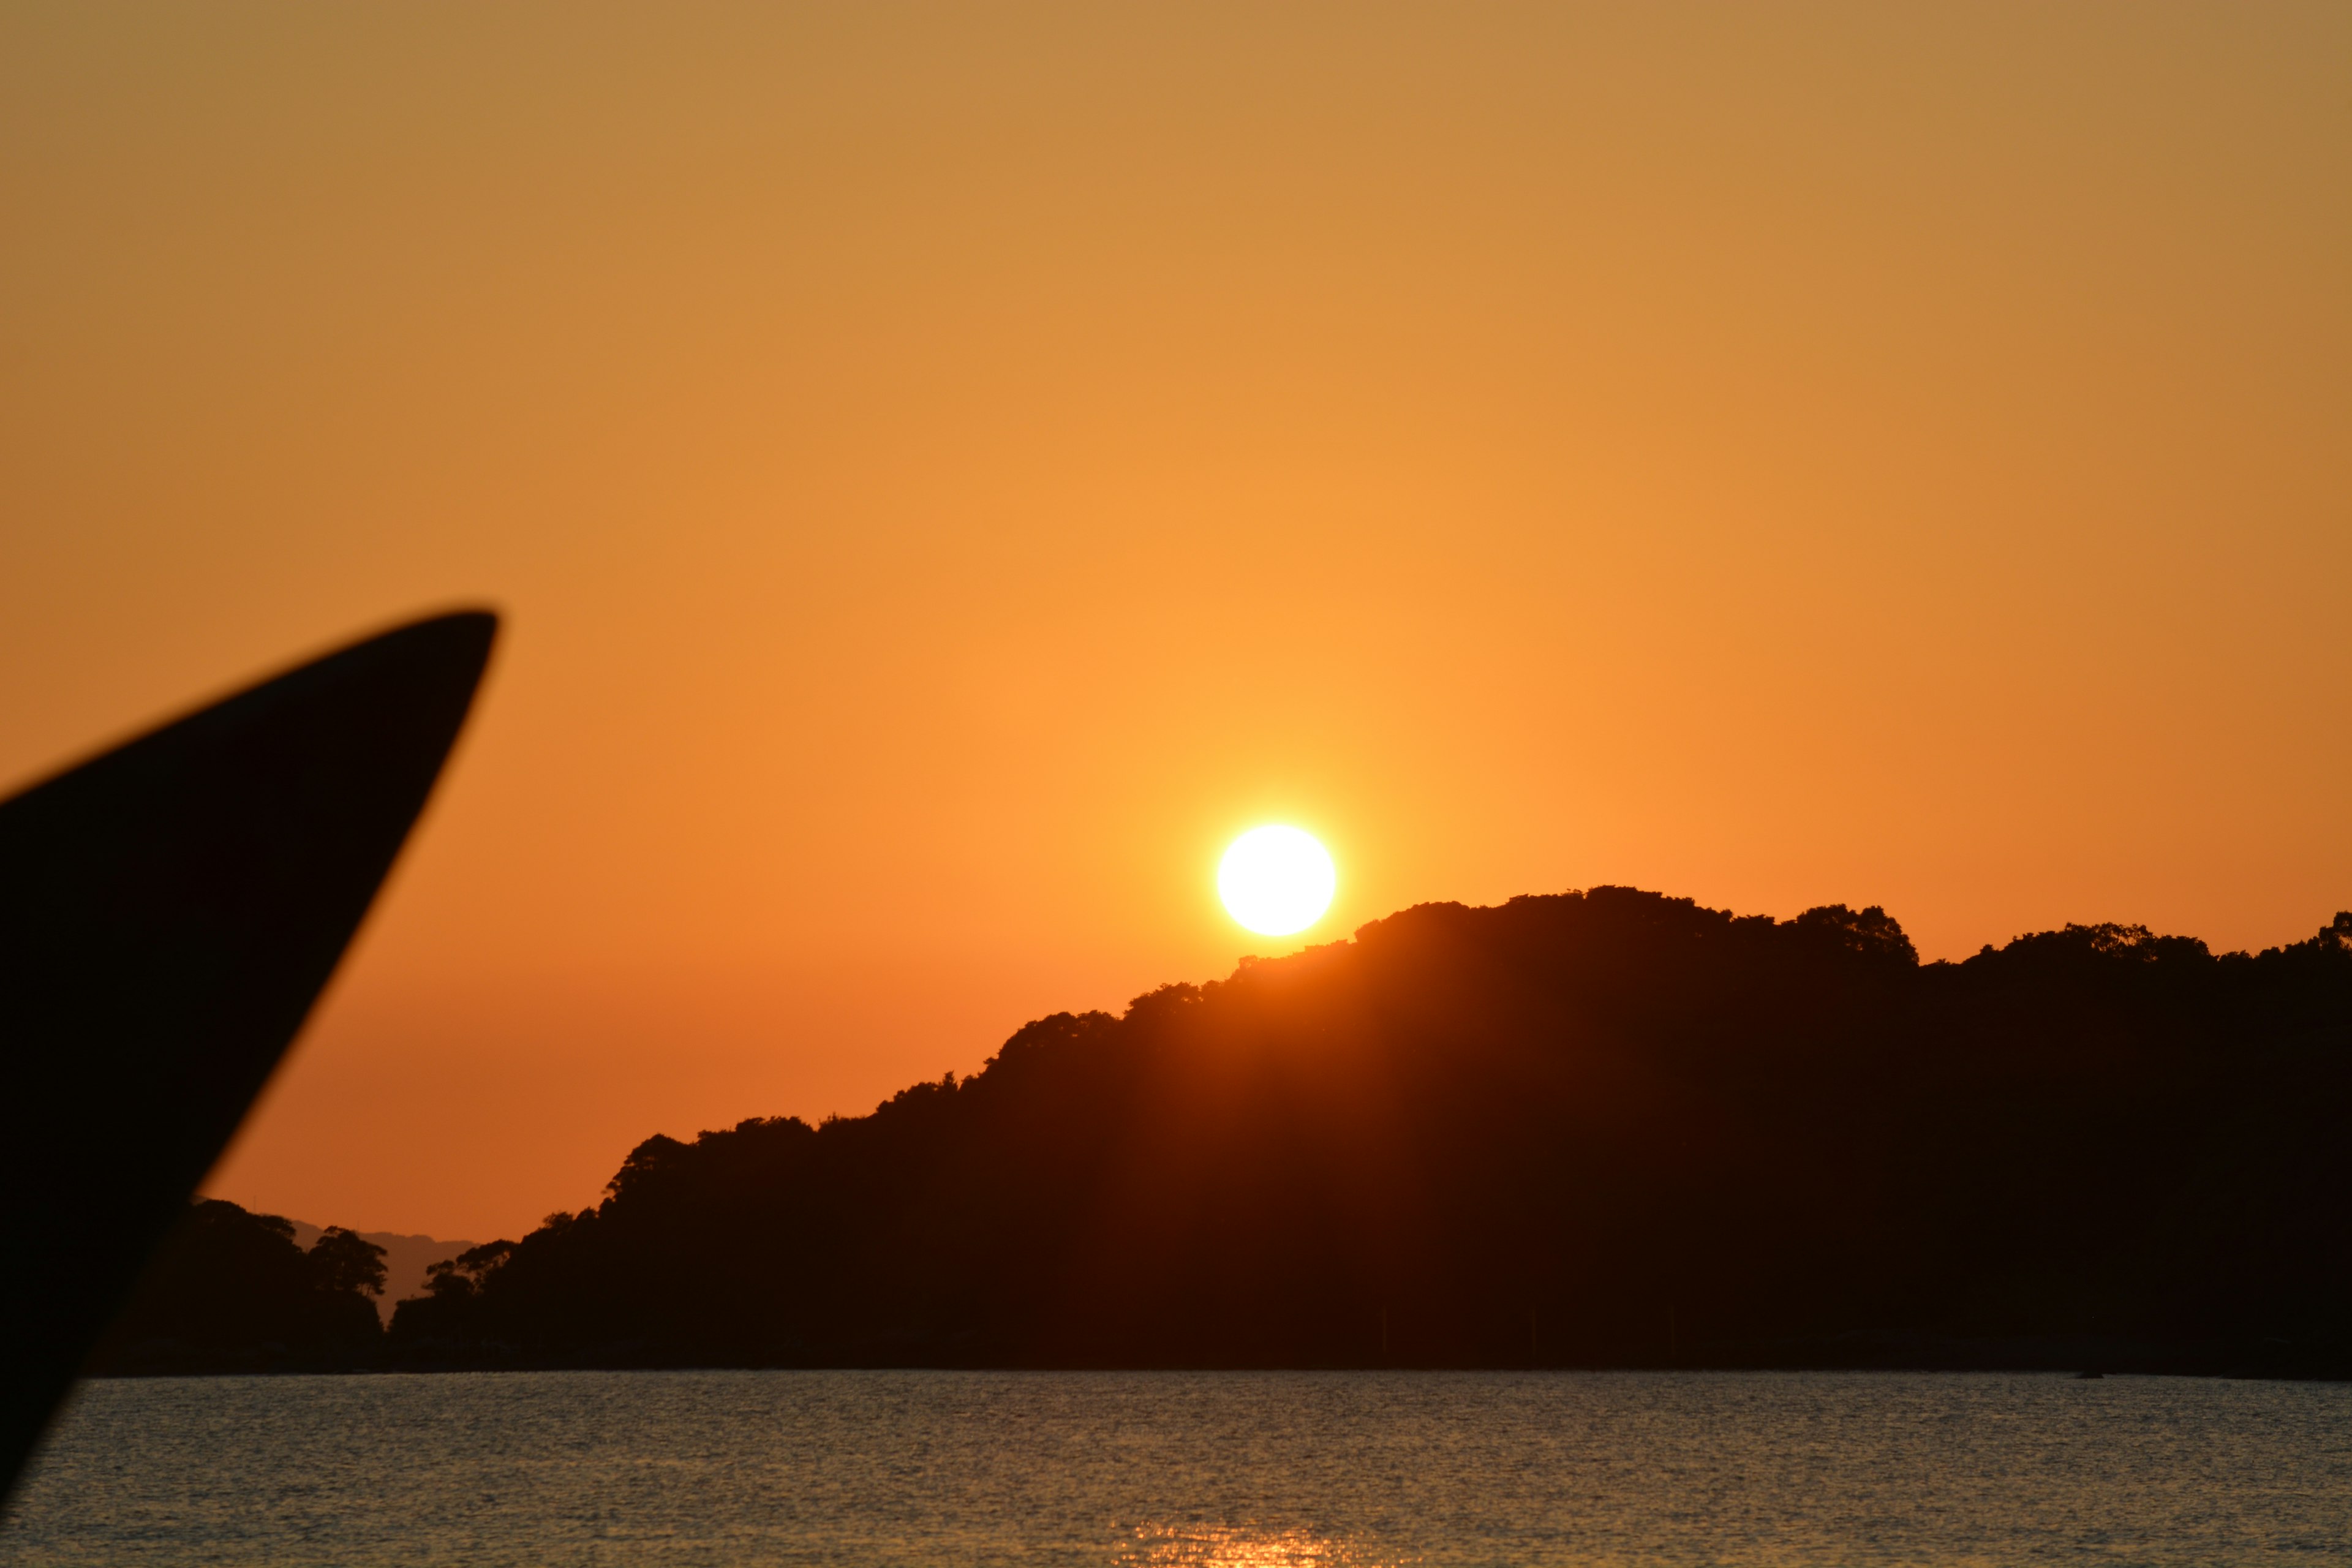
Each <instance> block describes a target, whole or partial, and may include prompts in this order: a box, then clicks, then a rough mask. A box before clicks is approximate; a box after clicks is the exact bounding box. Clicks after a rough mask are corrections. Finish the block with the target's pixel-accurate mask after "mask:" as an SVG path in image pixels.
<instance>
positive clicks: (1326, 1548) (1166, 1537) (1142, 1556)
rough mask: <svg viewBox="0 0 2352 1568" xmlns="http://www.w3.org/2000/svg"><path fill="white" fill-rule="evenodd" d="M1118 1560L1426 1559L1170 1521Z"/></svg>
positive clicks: (1140, 1563) (1267, 1566)
mask: <svg viewBox="0 0 2352 1568" xmlns="http://www.w3.org/2000/svg"><path fill="white" fill-rule="evenodd" d="M1118 1561H1119V1562H1120V1563H1123V1564H1130V1565H1133V1568H1144V1565H1146V1564H1149V1565H1150V1568H1391V1565H1402V1564H1404V1563H1418V1562H1420V1561H1421V1559H1420V1558H1418V1557H1379V1556H1369V1555H1366V1554H1365V1553H1364V1552H1360V1551H1359V1550H1358V1549H1357V1548H1356V1547H1354V1546H1352V1545H1350V1544H1349V1542H1344V1541H1334V1540H1331V1539H1330V1538H1328V1536H1321V1535H1317V1534H1315V1533H1314V1532H1312V1531H1305V1530H1273V1531H1269V1530H1250V1529H1236V1528H1234V1527H1233V1526H1230V1525H1218V1524H1170V1525H1150V1526H1145V1527H1142V1528H1139V1529H1138V1530H1137V1531H1136V1532H1135V1540H1134V1542H1132V1543H1131V1544H1130V1545H1129V1546H1128V1547H1127V1548H1126V1549H1125V1550H1124V1551H1122V1552H1120V1553H1119V1557H1118Z"/></svg>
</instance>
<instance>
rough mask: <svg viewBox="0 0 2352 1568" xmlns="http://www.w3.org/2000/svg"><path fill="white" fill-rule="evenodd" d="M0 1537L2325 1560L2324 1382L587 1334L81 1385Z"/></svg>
mask: <svg viewBox="0 0 2352 1568" xmlns="http://www.w3.org/2000/svg"><path fill="white" fill-rule="evenodd" d="M0 1563H236V1564H244V1563H255V1564H258V1563H269V1564H289V1563H297V1564H299V1563H370V1564H373V1563H467V1564H475V1563H534V1564H536V1563H583V1564H592V1563H593V1564H614V1565H618V1564H638V1563H644V1564H656V1563H657V1564H664V1565H670V1564H703V1563H712V1564H717V1563H795V1564H798V1563H856V1564H989V1563H1024V1564H1039V1563H1043V1564H1064V1563H1067V1564H1090V1565H1105V1568H1114V1565H1136V1568H1140V1565H1145V1564H1170V1565H1173V1564H1201V1565H1206V1564H1222V1565H1232V1568H1244V1565H1248V1568H1275V1565H1285V1568H1286V1565H1291V1564H1364V1565H1370V1564H1390V1563H1432V1564H1438V1563H1444V1564H1456V1563H1462V1564H1467V1563H1575V1564H1585V1563H1594V1564H1598V1563H1611V1564H1618V1563H1675V1564H1682V1563H1717V1564H1727V1563H1759V1564H1760V1563H1770V1564H1798V1563H1822V1564H1874V1563H1933V1564H1947V1563H1949V1564H1958V1563H2352V1385H2346V1384H2295V1383H2264V1382H2230V1381H2222V1380H2219V1379H2198V1378H2142V1377H2106V1378H2101V1379H2095V1380H2079V1379H2074V1378H2070V1377H2063V1376H2054V1375H2000V1374H1986V1373H1953V1374H1941V1375H1938V1374H1890V1373H1702V1372H1689V1373H1533V1372H1531V1373H988V1372H637V1373H627V1372H618V1373H614V1372H606V1373H480V1374H453V1373H443V1374H437V1375H380V1376H362V1377H268V1378H188V1379H168V1378H167V1379H145V1380H121V1381H111V1382H96V1383H90V1384H84V1385H83V1386H82V1387H81V1388H80V1389H79V1391H78V1392H77V1393H76V1394H75V1396H74V1399H73V1403H72V1405H71V1406H70V1407H69V1408H68V1411H67V1412H66V1414H65V1415H64V1416H63V1418H62V1419H61V1421H60V1422H59V1424H58V1426H56V1428H55V1429H54V1430H53V1431H52V1433H51V1435H50V1436H49V1438H48V1440H47V1445H46V1447H45V1448H44V1449H43V1451H42V1453H41V1455H40V1456H39V1458H37V1461H36V1468H35V1469H34V1471H33V1472H32V1473H31V1474H30V1476H29V1477H28V1479H26V1482H25V1483H24V1484H23V1485H21V1486H20V1487H19V1489H18V1490H17V1493H16V1497H15V1498H14V1499H13V1500H11V1501H10V1502H9V1504H8V1507H7V1513H6V1517H5V1522H0Z"/></svg>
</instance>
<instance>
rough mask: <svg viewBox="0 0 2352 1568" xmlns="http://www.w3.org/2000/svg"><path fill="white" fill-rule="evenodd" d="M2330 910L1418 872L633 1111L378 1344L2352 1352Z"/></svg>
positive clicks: (2350, 1143) (1088, 1352) (1157, 1358)
mask: <svg viewBox="0 0 2352 1568" xmlns="http://www.w3.org/2000/svg"><path fill="white" fill-rule="evenodd" d="M2347 1109H2352V914H2344V915H2338V916H2337V917H2336V920H2335V921H2334V922H2333V923H2332V924H2331V925H2329V926H2327V927H2326V928H2325V929H2323V930H2322V931H2319V932H2318V933H2317V934H2315V936H2313V937H2312V938H2310V939H2309V940H2307V941H2305V942H2297V943H2294V944H2293V945H2292V946H2288V947H2285V948H2281V949H2273V950H2271V951H2268V952H2263V953H2261V954H2258V955H2250V954H2244V953H2231V954H2223V955H2218V956H2217V955H2215V954H2213V953H2211V952H2209V951H2208V950H2207V949H2206V947H2205V945H2204V944H2203V943H2202V942H2198V941H2195V940H2194V939H2191V938H2186V937H2172V936H2158V935H2155V934H2152V933H2150V932H2149V931H2146V930H2144V929H2141V928H2138V927H2126V926H2115V925H2097V926H2069V927H2067V928H2065V929H2064V930H2063V931H2045V932H2041V933H2038V934H2035V935H2032V936H2026V937H2021V938H2019V939H2018V940H2017V941H2015V942H2011V943H2009V944H2008V945H2007V946H2006V947H2003V948H2000V949H1998V950H1996V949H1992V948H1987V949H1985V950H1984V951H1983V952H1979V953H1978V954H1977V955H1976V956H1975V957H1973V958H1970V959H1969V960H1968V961H1967V962H1965V963H1933V964H1925V965H1923V964H1921V963H1918V961H1917V957H1916V953H1915V952H1914V951H1913V948H1912V945H1911V943H1910V942H1909V941H1908V940H1907V939H1906V937H1905V935H1904V934H1903V931H1902V929H1901V927H1900V926H1899V925H1897V924H1896V922H1895V921H1894V920H1892V919H1891V918H1889V917H1888V916H1886V915H1885V913H1884V912H1883V911H1881V910H1877V909H1866V910H1860V911H1856V910H1850V909H1847V908H1845V907H1843V906H1832V907H1828V908H1823V909H1816V910H1808V911H1806V912H1805V913H1804V914H1802V915H1800V916H1798V917H1797V918H1796V919H1794V920H1790V921H1774V920H1772V919H1770V918H1769V917H1764V916H1746V917H1738V916H1734V915H1731V914H1729V913H1727V912H1725V911H1721V910H1708V909H1705V908H1702V907H1700V906H1699V905H1697V904H1696V903H1694V902H1692V901H1691V900H1687V899H1672V898H1667V897H1664V896H1662V895H1659V894H1655V893H1649V892H1643V891H1640V890H1637V889H1625V888H1596V889H1591V891H1589V892H1583V893H1569V894H1563V895H1558V896H1547V897H1536V898H1523V899H1515V900H1512V901H1510V902H1509V903H1507V904H1505V905H1502V906H1499V907H1496V908H1491V909H1468V908H1464V907H1462V906H1459V905H1453V904H1437V905H1424V906H1422V907H1419V908H1415V909H1412V910H1405V911H1403V912H1402V913H1400V914H1397V915H1394V916H1391V917H1390V918H1388V919H1386V920H1382V921H1375V922H1373V923H1371V924H1370V925H1368V926H1365V927H1364V928H1362V929H1361V930H1360V931H1358V932H1357V934H1356V937H1355V939H1354V940H1353V941H1352V942H1337V943H1333V944H1331V945H1329V946H1326V947H1321V948H1315V949H1310V950H1308V951H1307V952H1302V953H1299V954H1297V955H1296V956H1293V957H1290V958H1286V959H1281V960H1276V961H1271V962H1264V963H1255V962H1252V963H1244V965H1243V966H1242V967H1241V968H1240V969H1239V970H1238V971H1236V972H1235V973H1234V974H1233V975H1232V976H1230V977H1229V978H1227V979H1226V980H1223V981H1222V982H1217V983H1213V984H1206V985H1201V986H1192V985H1171V986H1166V987H1163V988H1161V989H1160V990H1159V991H1156V992H1153V993H1151V994H1149V995H1146V996H1142V997H1139V998H1138V999H1137V1000H1136V1001H1135V1002H1134V1003H1133V1004H1132V1005H1130V1006H1129V1008H1128V1010H1127V1011H1126V1013H1125V1014H1124V1015H1123V1016H1118V1017H1113V1016H1108V1015H1107V1014H1101V1013H1089V1014H1084V1015H1076V1016H1073V1015H1069V1014H1060V1015H1056V1016H1053V1017H1049V1018H1044V1019H1040V1020H1038V1021H1037V1022H1035V1023H1033V1024H1031V1025H1029V1026H1026V1027H1024V1028H1023V1029H1022V1030H1021V1031H1020V1032H1019V1033H1017V1034H1015V1035H1014V1036H1013V1037H1012V1038H1011V1039H1009V1040H1008V1041H1006V1042H1005V1044H1004V1046H1003V1048H1002V1049H1000V1050H999V1051H998V1053H997V1054H996V1055H995V1056H994V1057H993V1058H991V1059H990V1061H989V1063H988V1065H987V1067H986V1068H985V1069H984V1070H983V1071H982V1072H981V1073H979V1074H978V1075H976V1076H975V1077H973V1078H971V1079H967V1080H963V1081H961V1082H959V1081H958V1080H956V1079H955V1078H954V1077H953V1075H951V1074H950V1075H949V1076H948V1077H947V1078H945V1079H941V1080H940V1081H939V1082H936V1083H925V1084H918V1085H916V1086H914V1087H912V1088H909V1089H906V1090H904V1091H902V1092H901V1093H899V1094H898V1095H897V1096H896V1097H894V1098H893V1099H892V1100H889V1101H888V1102H887V1103H886V1104H884V1105H883V1106H881V1107H880V1108H878V1109H877V1110H876V1111H875V1112H874V1113H873V1114H872V1115H870V1116H864V1117H855V1118H835V1119H830V1120H828V1121H825V1122H824V1123H823V1124H821V1125H818V1126H814V1127H812V1126H809V1125H808V1124H806V1123H804V1122H802V1121H797V1120H794V1119H792V1118H780V1119H773V1120H753V1121H745V1122H742V1123H740V1125H738V1126H736V1127H735V1128H733V1129H730V1130H729V1131H715V1132H705V1133H703V1134H701V1135H700V1136H699V1137H698V1138H697V1139H695V1140H694V1141H693V1142H690V1143H687V1142H677V1141H676V1140H673V1139H670V1138H667V1137H656V1138H652V1139H649V1140H647V1141H646V1142H645V1143H643V1144H641V1145H640V1146H639V1147H638V1148H637V1149H636V1150H635V1152H632V1153H631V1154H630V1156H629V1158H628V1160H627V1161H626V1163H624V1164H623V1166H622V1168H621V1170H620V1172H619V1173H617V1174H616V1175H615V1176H614V1179H613V1182H612V1184H611V1186H610V1189H609V1194H608V1196H607V1197H606V1198H605V1200H604V1202H603V1203H602V1204H600V1205H598V1206H597V1207H595V1208H593V1209H590V1210H585V1211H583V1212H582V1213H580V1214H578V1215H571V1216H557V1217H556V1218H554V1219H552V1220H551V1221H550V1222H549V1223H548V1224H547V1225H546V1226H542V1227H541V1229H539V1230H536V1231H533V1232H532V1233H531V1234H530V1235H529V1236H527V1237H523V1238H522V1239H521V1240H520V1242H515V1241H499V1242H494V1243H490V1244H488V1245H486V1246H484V1247H476V1248H472V1249H470V1250H468V1251H467V1252H466V1253H464V1254H463V1255H461V1256H460V1257H459V1258H457V1259H455V1260H454V1261H453V1262H452V1263H450V1264H449V1265H447V1266H446V1267H444V1268H440V1269H439V1270H437V1271H436V1273H435V1275H434V1277H433V1279H432V1285H431V1289H429V1290H428V1291H427V1292H426V1293H425V1295H423V1296H422V1297H419V1298H415V1299H411V1300H404V1301H403V1302H402V1303H401V1304H400V1306H399V1308H398V1310H397V1311H396V1314H395V1316H394V1321H393V1326H392V1332H391V1335H390V1339H389V1343H388V1349H387V1351H386V1352H385V1353H386V1354H387V1356H388V1357H389V1358H390V1359H391V1360H392V1361H394V1363H401V1364H409V1365H418V1366H432V1365H467V1364H491V1365H497V1364H514V1365H522V1364H535V1365H617V1364H682V1363H703V1364H755V1365H756V1364H992V1365H1040V1366H1078V1365H1103V1366H1192V1365H1220V1366H1275V1365H1280V1366H1360V1365H1378V1364H1426V1365H1505V1366H1507V1365H1527V1364H1544V1365H1635V1364H1641V1365H1660V1364H1684V1363H1688V1364H1696V1363H1706V1364H1715V1365H1832V1366H1834V1365H1913V1366H1968V1365H2056V1366H2067V1365H2106V1366H2111V1367H2116V1368H2121V1367H2126V1366H2144V1367H2149V1368H2154V1369H2168V1370H2178V1371H2213V1372H2219V1371H2250V1372H2279V1373H2331V1374H2334V1375H2344V1374H2346V1373H2347V1372H2352V1342H2347V1324H2352V1245H2347V1244H2352V1205H2347V1203H2346V1199H2347V1196H2352V1139H2347V1137H2345V1135H2344V1132H2343V1122H2344V1118H2345V1115H2346V1112H2347Z"/></svg>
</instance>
